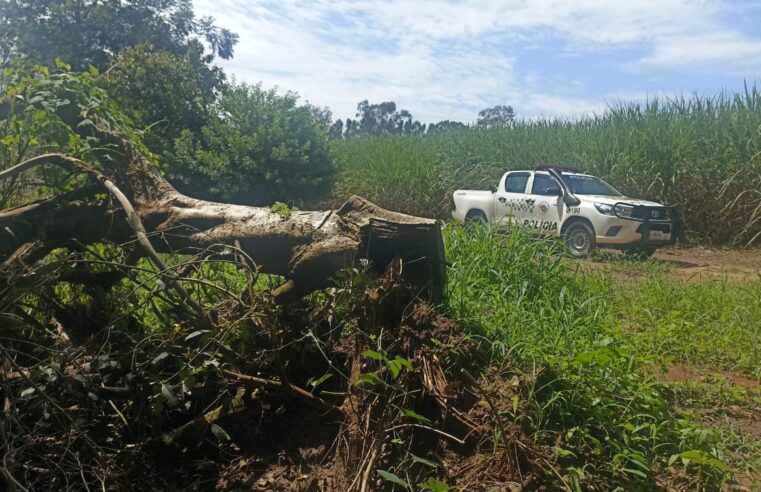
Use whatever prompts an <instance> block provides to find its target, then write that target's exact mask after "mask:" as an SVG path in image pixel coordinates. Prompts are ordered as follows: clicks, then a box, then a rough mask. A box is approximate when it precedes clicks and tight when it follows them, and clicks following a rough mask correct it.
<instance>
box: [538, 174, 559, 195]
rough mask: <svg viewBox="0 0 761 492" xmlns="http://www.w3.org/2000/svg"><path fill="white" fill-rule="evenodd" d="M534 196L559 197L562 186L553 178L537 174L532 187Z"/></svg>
mask: <svg viewBox="0 0 761 492" xmlns="http://www.w3.org/2000/svg"><path fill="white" fill-rule="evenodd" d="M531 194H532V195H544V196H559V195H560V194H561V193H560V186H558V184H557V183H556V182H555V180H554V179H552V177H550V176H548V175H546V174H535V175H534V184H533V185H532V186H531Z"/></svg>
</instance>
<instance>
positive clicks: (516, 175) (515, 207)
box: [494, 171, 531, 226]
mask: <svg viewBox="0 0 761 492" xmlns="http://www.w3.org/2000/svg"><path fill="white" fill-rule="evenodd" d="M530 176H531V173H530V172H527V171H516V172H512V173H507V174H506V175H505V180H504V183H503V184H502V186H501V187H500V188H499V189H498V190H497V193H496V194H495V202H494V219H495V222H496V224H497V225H501V226H508V225H510V224H514V223H519V224H520V223H523V220H524V218H525V217H524V215H525V212H526V211H527V210H528V203H527V201H526V200H527V199H528V198H529V197H528V195H526V185H528V179H529V177H530Z"/></svg>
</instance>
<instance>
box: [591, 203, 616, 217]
mask: <svg viewBox="0 0 761 492" xmlns="http://www.w3.org/2000/svg"><path fill="white" fill-rule="evenodd" d="M595 208H596V209H597V211H598V212H600V213H601V214H603V215H616V213H615V212H614V211H613V205H609V204H607V203H595Z"/></svg>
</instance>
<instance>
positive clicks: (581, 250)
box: [563, 222, 595, 258]
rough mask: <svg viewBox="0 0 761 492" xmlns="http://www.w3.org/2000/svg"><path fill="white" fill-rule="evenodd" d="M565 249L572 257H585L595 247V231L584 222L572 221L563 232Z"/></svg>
mask: <svg viewBox="0 0 761 492" xmlns="http://www.w3.org/2000/svg"><path fill="white" fill-rule="evenodd" d="M563 239H564V240H565V244H566V250H568V254H569V255H571V256H573V257H574V258H586V257H587V256H589V254H590V253H591V252H592V251H593V250H594V249H595V233H594V231H593V230H592V227H591V226H589V224H587V223H586V222H574V223H573V224H571V225H569V226H568V228H566V230H565V232H564V233H563Z"/></svg>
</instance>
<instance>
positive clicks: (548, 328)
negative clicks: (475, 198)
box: [445, 224, 727, 490]
mask: <svg viewBox="0 0 761 492" xmlns="http://www.w3.org/2000/svg"><path fill="white" fill-rule="evenodd" d="M445 239H446V247H447V257H448V260H449V261H450V262H451V268H450V270H449V274H450V276H449V291H448V296H447V305H446V309H447V311H448V312H449V314H450V316H452V317H453V318H454V319H456V320H458V321H460V322H461V323H463V324H464V325H466V326H467V327H469V331H470V332H471V333H474V334H477V335H480V336H484V337H485V338H486V339H488V340H491V341H492V346H493V348H494V353H495V354H496V359H497V360H495V361H494V366H496V367H502V368H507V369H506V370H507V371H508V372H510V373H511V374H512V375H514V377H515V378H517V379H518V380H524V381H526V380H529V381H530V384H529V386H530V389H529V390H528V391H525V392H524V393H523V394H521V396H520V397H519V398H516V399H515V400H514V403H513V405H514V408H516V409H517V408H518V407H520V408H521V409H522V411H521V412H518V411H515V412H514V414H515V415H514V418H516V420H518V421H519V422H520V423H521V425H522V427H523V429H524V430H525V431H526V432H527V433H529V434H530V435H531V436H532V437H533V438H534V440H535V441H536V443H537V444H538V445H544V446H547V447H548V448H551V449H552V450H553V452H554V454H555V455H556V456H557V463H558V464H559V465H560V467H561V469H562V470H563V473H564V476H565V480H566V482H567V483H569V485H571V486H572V487H573V488H574V489H575V490H582V489H606V488H609V487H610V486H611V484H616V485H618V486H621V487H622V488H623V489H627V490H649V489H654V488H657V483H656V480H655V477H656V476H658V475H659V473H660V472H662V470H664V469H665V468H667V467H669V466H670V464H671V463H674V460H676V459H678V458H679V457H690V456H691V457H693V458H695V459H692V461H691V463H692V465H690V466H695V465H696V464H697V465H698V466H701V467H703V469H702V471H705V472H708V473H709V474H711V475H713V476H714V477H716V476H721V475H722V474H723V473H724V472H725V471H726V470H727V468H726V465H725V464H724V463H723V461H721V460H719V459H717V457H721V453H718V452H717V451H716V445H717V440H716V436H714V435H713V434H712V433H711V432H709V431H706V430H704V429H701V428H699V427H697V426H695V425H693V424H690V423H689V422H687V421H685V420H683V419H681V418H680V417H679V415H678V414H677V413H676V412H674V410H673V409H672V408H671V405H670V403H669V402H668V400H667V398H666V397H665V396H664V392H663V387H662V386H661V384H660V383H658V382H657V381H656V380H655V378H654V377H653V375H652V371H648V370H646V369H645V365H646V363H647V362H648V361H647V359H646V358H645V357H644V356H643V355H641V354H640V353H638V352H637V351H636V349H635V348H633V347H632V345H631V344H630V343H629V342H628V341H627V340H626V336H625V335H623V334H622V333H621V332H620V331H618V330H616V329H615V326H616V324H617V320H616V317H615V313H616V311H615V309H614V304H613V296H612V294H611V284H610V281H609V279H605V278H603V277H601V276H586V275H582V274H581V273H580V272H577V271H575V270H574V269H573V267H570V266H569V265H568V263H567V262H565V261H563V260H562V259H561V258H560V255H558V254H557V251H556V249H555V247H554V245H553V244H552V243H548V242H539V241H531V240H529V239H528V238H527V237H526V236H525V235H524V234H523V233H521V231H520V230H511V231H510V232H509V233H507V234H499V233H497V232H496V231H494V230H493V229H491V228H489V227H482V228H476V229H475V230H472V231H470V232H466V231H465V230H464V229H463V228H462V227H460V226H458V225H456V224H450V225H449V226H447V228H446V230H445ZM680 463H681V462H680Z"/></svg>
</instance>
